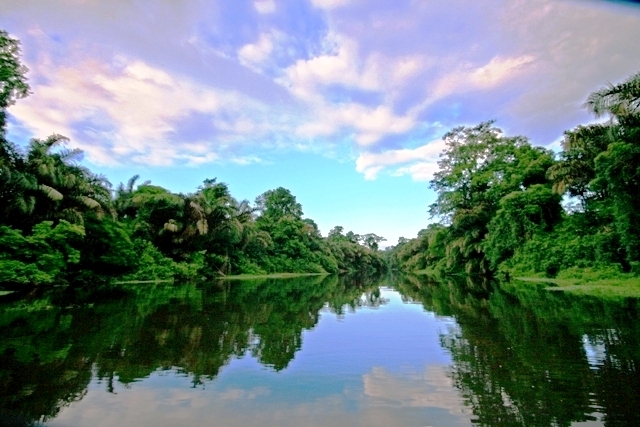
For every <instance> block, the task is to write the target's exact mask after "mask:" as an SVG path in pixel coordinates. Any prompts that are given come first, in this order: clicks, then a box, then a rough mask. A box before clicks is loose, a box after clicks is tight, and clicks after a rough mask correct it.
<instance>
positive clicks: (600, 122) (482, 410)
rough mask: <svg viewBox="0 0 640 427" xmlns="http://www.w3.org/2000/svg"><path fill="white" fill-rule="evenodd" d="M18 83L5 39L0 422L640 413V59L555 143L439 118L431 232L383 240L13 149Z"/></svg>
mask: <svg viewBox="0 0 640 427" xmlns="http://www.w3.org/2000/svg"><path fill="white" fill-rule="evenodd" d="M29 94H30V86H29V82H28V80H27V69H26V67H25V66H24V65H23V64H22V61H21V51H20V43H19V41H18V40H17V39H15V38H12V37H11V36H10V35H9V34H8V33H7V32H5V31H0V396H1V397H2V399H0V426H20V427H26V426H42V425H47V426H52V427H55V426H83V425H104V426H107V425H130V426H158V425H167V426H169V425H193V426H201V425H239V426H242V425H279V426H282V425H314V426H315V425H317V426H329V425H363V426H364V425H380V426H382V425H430V426H436V425H438V426H471V425H474V426H486V427H489V426H534V425H535V426H573V425H585V426H587V425H588V426H626V425H637V423H638V422H640V419H639V418H638V413H637V410H636V406H637V400H638V398H640V397H639V396H640V384H639V383H638V378H640V376H639V375H638V374H639V372H638V369H639V366H640V353H639V349H640V335H639V330H638V325H640V323H639V322H638V316H639V313H640V306H639V305H638V301H640V300H639V298H640V227H639V225H640V198H639V197H638V195H640V73H638V74H634V75H631V76H629V77H628V78H627V79H626V80H625V81H623V82H620V83H617V84H606V83H603V85H602V86H601V87H595V88H593V92H592V93H591V94H590V95H589V96H588V98H587V99H586V100H585V102H584V106H583V107H584V108H586V109H587V110H588V111H589V112H590V113H591V114H592V116H593V119H594V120H593V121H592V122H590V123H587V124H583V125H579V126H577V127H575V128H573V129H570V130H567V131H565V132H564V136H563V137H562V141H561V147H560V148H558V149H557V150H556V151H554V150H552V149H550V148H545V147H542V146H535V145H532V143H531V142H530V141H529V139H528V138H527V137H525V136H520V135H508V134H506V133H505V132H504V131H503V130H501V129H500V128H499V127H497V124H496V122H495V121H486V122H482V123H479V124H477V125H471V126H458V127H455V128H453V129H451V130H449V131H448V132H446V134H444V136H443V137H442V140H443V141H444V144H445V149H444V151H443V152H442V153H441V154H440V160H439V162H438V170H437V171H436V172H435V173H434V175H433V179H432V180H431V181H430V182H429V187H430V188H431V190H433V191H434V192H435V194H436V196H437V197H436V199H435V201H434V202H433V203H432V204H431V205H430V206H429V214H430V216H431V219H432V222H431V223H430V224H425V228H424V229H423V230H421V231H420V232H419V233H418V235H417V236H416V237H413V238H404V237H403V238H401V239H400V240H399V241H398V243H397V244H395V245H390V246H384V243H383V242H385V241H386V239H385V238H384V237H382V236H379V235H377V234H375V233H373V232H371V233H367V234H357V233H355V232H353V231H347V230H345V228H344V227H342V226H340V225H337V226H335V227H334V228H332V229H331V230H330V231H329V232H328V233H327V235H326V236H323V235H322V234H321V232H320V229H319V227H318V225H317V224H316V222H315V221H314V220H313V219H311V218H308V217H306V216H305V215H304V212H303V207H302V205H301V203H300V202H299V201H298V200H297V198H296V196H294V195H293V194H292V192H291V191H290V190H288V189H287V188H285V187H278V188H275V189H270V190H266V191H265V192H264V193H262V194H261V195H260V196H258V197H257V198H256V199H255V201H253V202H250V201H248V200H238V199H236V198H234V197H233V195H232V194H231V191H230V189H229V185H228V184H227V183H224V182H220V181H218V179H217V178H216V177H211V178H210V179H206V180H204V181H203V182H202V183H194V190H193V191H192V192H189V193H182V192H177V193H176V192H173V191H171V190H170V189H167V188H163V187H161V186H158V185H154V184H153V183H151V182H149V181H142V182H141V180H140V176H139V175H133V176H132V177H131V179H130V180H128V182H126V183H120V184H118V185H116V186H114V185H112V183H111V182H109V180H108V179H107V177H106V176H104V175H101V174H100V173H99V172H96V171H92V170H90V169H89V168H87V167H85V166H83V165H82V151H81V150H78V149H73V148H69V147H71V146H72V145H73V141H69V140H68V139H67V138H66V137H65V136H62V135H58V134H53V135H51V136H49V137H47V138H44V139H36V138H34V139H31V140H30V141H28V142H24V141H18V142H15V141H10V140H9V139H10V138H8V136H7V135H8V131H7V126H8V118H9V114H10V113H9V107H11V106H13V105H14V104H16V103H19V102H20V101H21V100H22V99H23V98H25V97H27V96H28V95H29ZM318 185H321V184H318ZM336 191H339V189H336ZM416 197H418V198H420V197H421V195H419V194H418V195H416ZM390 221H393V219H392V218H391V219H390Z"/></svg>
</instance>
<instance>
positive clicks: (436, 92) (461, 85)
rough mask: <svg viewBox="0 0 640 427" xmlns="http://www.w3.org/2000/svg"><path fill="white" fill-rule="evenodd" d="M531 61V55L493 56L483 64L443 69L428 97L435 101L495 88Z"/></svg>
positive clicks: (523, 68) (524, 68)
mask: <svg viewBox="0 0 640 427" xmlns="http://www.w3.org/2000/svg"><path fill="white" fill-rule="evenodd" d="M533 62H534V57H533V56H531V55H521V56H516V57H512V58H503V57H501V56H495V57H493V58H492V59H491V61H489V62H488V63H486V64H484V65H480V66H470V65H466V66H464V67H462V68H459V69H457V70H453V71H445V72H444V73H443V74H442V76H441V77H440V78H439V79H437V80H436V81H435V82H434V83H433V89H432V90H431V93H430V95H429V98H428V99H429V100H430V101H435V100H439V99H442V98H445V97H447V96H449V95H452V94H456V93H465V92H471V91H474V90H489V89H494V88H497V87H498V86H500V85H502V84H504V83H505V82H507V81H508V80H512V79H515V78H516V77H518V75H519V74H520V73H522V72H524V71H526V66H527V65H530V64H532V63H533Z"/></svg>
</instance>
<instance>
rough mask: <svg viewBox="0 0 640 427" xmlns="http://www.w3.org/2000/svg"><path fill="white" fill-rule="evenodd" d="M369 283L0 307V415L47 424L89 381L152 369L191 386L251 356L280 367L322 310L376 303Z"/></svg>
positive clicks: (67, 298) (183, 289)
mask: <svg viewBox="0 0 640 427" xmlns="http://www.w3.org/2000/svg"><path fill="white" fill-rule="evenodd" d="M383 302H384V301H383V300H381V299H380V298H379V291H378V290H377V286H376V284H375V283H370V284H369V285H367V286H365V287H362V286H354V285H353V284H352V283H349V282H348V281H344V280H338V278H337V277H313V278H304V279H288V280H278V281H274V280H258V281H252V282H247V283H242V284H235V285H232V284H230V283H219V284H212V285H211V286H208V287H201V288H196V287H195V286H194V285H181V286H174V285H170V284H157V285H144V286H140V285H136V286H130V287H123V288H118V289H111V290H107V291H102V292H95V293H92V294H90V295H83V294H52V295H49V296H47V297H45V298H42V299H35V300H30V301H19V302H15V303H12V304H7V305H4V306H2V307H1V311H0V336H1V337H2V339H1V340H0V411H2V412H3V413H12V414H20V415H21V416H22V417H25V418H26V419H29V420H45V421H46V420H49V419H51V418H53V417H55V416H56V415H57V414H58V412H59V411H60V409H61V408H63V407H65V406H68V405H69V403H71V402H74V401H77V400H80V399H82V398H83V397H84V395H85V394H86V390H87V387H88V385H89V382H90V380H91V379H92V378H95V379H97V380H98V381H100V382H101V383H104V384H105V385H106V388H107V390H108V391H109V392H113V391H114V388H115V384H114V381H117V382H119V383H120V384H124V385H128V384H131V383H133V382H136V381H140V379H142V378H146V377H148V376H149V375H150V374H151V373H153V372H155V371H157V370H158V369H160V370H172V371H174V372H175V373H176V374H178V375H189V378H190V381H191V383H192V386H194V387H196V386H198V385H199V384H202V382H203V381H205V380H207V379H212V378H214V377H216V376H217V375H218V373H219V371H220V368H221V367H222V366H224V365H225V364H227V363H228V361H229V360H230V359H231V358H233V357H240V356H243V355H244V354H245V353H250V354H252V355H253V356H254V357H256V358H257V359H258V360H259V361H260V363H262V364H263V365H265V366H268V367H270V368H272V369H274V370H276V371H280V370H283V369H285V368H286V367H287V365H288V364H289V363H290V361H291V360H292V359H293V357H294V355H295V353H296V352H297V351H298V350H299V349H300V347H301V335H302V331H303V330H308V329H311V328H313V327H314V325H315V324H316V323H317V322H318V316H319V314H318V313H319V311H320V310H321V309H322V308H323V307H325V306H326V307H327V309H328V310H333V311H336V312H337V313H339V314H343V313H344V312H345V310H354V309H355V308H356V307H359V306H365V305H366V306H376V305H378V304H381V303H383Z"/></svg>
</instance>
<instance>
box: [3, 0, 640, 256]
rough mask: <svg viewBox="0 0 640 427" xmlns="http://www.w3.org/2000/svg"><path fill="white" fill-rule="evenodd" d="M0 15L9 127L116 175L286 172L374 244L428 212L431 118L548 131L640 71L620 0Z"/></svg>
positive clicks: (540, 135) (172, 4) (49, 9)
mask: <svg viewBox="0 0 640 427" xmlns="http://www.w3.org/2000/svg"><path fill="white" fill-rule="evenodd" d="M0 28H3V29H6V30H7V31H9V33H10V34H11V35H12V36H14V37H17V38H19V39H20V40H21V42H22V50H23V59H24V62H25V64H26V65H27V67H28V68H29V73H28V76H29V79H30V82H31V87H32V92H33V94H32V95H31V96H30V97H28V98H27V99H24V100H20V101H19V102H18V103H16V104H15V105H14V106H12V107H10V109H9V112H10V114H11V117H10V129H9V130H10V138H11V139H12V140H14V141H16V142H18V143H25V142H26V141H28V139H29V138H31V137H38V138H42V137H46V136H48V135H50V134H52V133H59V134H62V135H65V136H67V137H69V139H70V142H69V146H71V147H79V148H81V149H83V150H84V152H85V158H84V161H83V163H84V164H85V165H87V166H88V167H90V168H91V169H92V170H93V171H95V172H99V173H103V174H105V175H106V176H107V177H108V178H109V179H110V180H111V182H112V183H114V185H115V184H117V183H119V182H121V181H126V180H127V179H128V178H129V177H131V176H132V175H134V174H140V175H141V178H142V180H147V179H149V180H152V182H153V183H155V184H158V185H163V186H165V187H167V188H169V189H171V190H173V191H181V192H189V191H194V190H195V189H196V188H197V187H198V185H200V184H201V183H202V180H203V179H205V178H212V177H217V178H218V180H219V181H223V182H226V183H227V184H229V187H230V189H231V192H232V194H233V195H234V196H235V197H236V198H239V199H245V198H246V199H249V200H253V199H255V197H256V196H258V195H259V194H261V193H262V192H264V191H266V190H269V189H272V188H275V187H279V186H282V187H286V188H289V189H290V190H291V191H292V192H293V194H294V195H295V196H296V197H297V198H298V201H299V202H300V203H302V206H303V210H304V212H305V215H306V216H308V217H311V218H313V219H314V220H315V221H316V222H317V223H318V225H319V226H320V229H321V231H322V232H323V233H324V234H325V235H326V233H327V232H328V231H329V230H330V229H331V228H332V227H333V226H335V225H342V226H344V227H345V229H347V230H353V231H354V232H356V233H360V234H364V233H369V232H374V233H376V234H379V235H382V236H384V237H386V238H387V239H388V242H387V243H388V244H394V243H395V242H396V241H397V239H398V238H399V237H400V236H405V237H413V236H415V235H416V233H417V232H418V231H419V230H420V229H422V228H424V227H426V225H427V224H428V223H429V221H430V219H429V217H428V214H427V212H426V211H427V207H428V205H429V204H430V203H431V202H433V200H434V194H433V192H432V191H431V190H430V189H429V185H428V181H429V179H430V178H431V176H432V174H433V172H434V171H435V170H437V160H438V155H439V153H440V152H441V150H442V148H443V144H442V141H441V140H440V138H441V137H442V135H443V134H444V133H445V132H446V131H447V130H449V129H451V128H452V127H454V126H458V125H474V124H477V123H479V122H481V121H485V120H489V119H495V120H497V126H499V127H501V128H502V129H504V130H505V132H506V133H508V134H514V135H515V134H520V135H526V136H528V137H529V138H530V139H531V141H532V142H533V143H534V144H537V145H545V146H551V147H557V146H558V140H559V139H560V138H561V136H562V132H563V131H564V130H566V129H570V128H572V127H574V126H576V125H577V124H579V123H587V122H589V121H592V120H593V119H592V118H591V117H590V116H589V115H587V114H586V112H585V111H584V110H583V109H582V108H581V104H582V103H583V102H584V100H585V98H586V97H587V95H588V94H589V92H591V91H592V90H595V89H597V88H599V87H601V86H602V85H604V84H605V83H606V82H612V83H615V82H618V81H621V80H623V79H625V78H626V77H628V76H629V75H631V74H633V73H635V72H638V71H640V60H639V59H638V58H639V54H640V8H638V7H637V6H634V5H631V4H629V3H624V2H606V1H589V0H575V1H570V0H509V1H506V0H505V1H496V0H491V1H490V0H477V1H473V2H471V1H461V0H446V1H445V0H429V1H426V0H425V1H417V0H378V1H372V0H247V1H243V0H226V1H211V0H209V1H197V0H192V1H183V2H176V1H172V0H114V1H109V2H104V1H97V0H57V1H44V0H40V1H36V0H3V1H2V3H1V4H0Z"/></svg>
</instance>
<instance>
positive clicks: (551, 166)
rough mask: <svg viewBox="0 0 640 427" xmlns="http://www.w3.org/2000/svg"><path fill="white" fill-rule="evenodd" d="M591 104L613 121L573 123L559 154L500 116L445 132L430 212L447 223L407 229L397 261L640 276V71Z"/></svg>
mask: <svg viewBox="0 0 640 427" xmlns="http://www.w3.org/2000/svg"><path fill="white" fill-rule="evenodd" d="M584 107H586V108H587V109H588V110H589V111H590V112H592V113H593V114H594V115H595V117H596V118H603V117H606V118H608V120H606V121H603V122H601V123H593V124H589V125H581V126H578V127H576V128H575V129H572V130H569V131H566V132H565V134H564V138H563V140H562V151H561V152H560V153H559V154H557V155H556V154H555V153H554V152H552V151H551V150H548V149H545V148H543V147H534V146H532V145H531V143H530V142H529V141H528V140H527V138H525V137H522V136H507V135H505V134H504V133H503V132H502V131H501V130H500V129H498V128H496V127H495V126H494V125H493V122H486V123H481V124H479V125H477V126H473V127H458V128H455V129H453V130H451V131H450V132H448V133H447V134H446V135H445V136H444V141H445V142H446V145H447V148H446V150H445V151H444V152H443V153H442V154H441V160H440V161H439V163H438V165H439V171H438V172H437V173H435V175H434V178H433V180H432V181H431V188H432V189H433V190H435V191H436V194H437V199H436V201H435V202H434V203H433V204H432V205H431V206H430V210H429V212H430V214H431V215H432V217H435V218H438V219H439V220H440V222H439V223H435V224H431V225H430V226H429V227H428V228H426V229H424V230H422V231H420V233H419V234H418V237H416V238H414V239H405V238H401V239H400V241H399V242H398V245H397V246H396V247H394V248H393V249H391V250H390V253H389V257H390V260H391V263H392V265H393V266H394V267H395V268H401V269H405V270H425V269H426V270H427V271H428V272H432V273H436V274H441V275H442V274H445V275H446V274H455V273H461V272H464V273H467V274H484V275H494V274H499V275H503V276H505V277H507V278H508V277H510V276H513V275H518V276H533V277H541V276H546V277H558V278H565V279H569V278H575V277H580V276H582V277H586V276H585V275H587V276H589V277H590V278H593V279H602V278H605V277H606V278H612V277H613V278H620V277H623V276H633V275H636V276H637V273H638V266H639V265H640V264H639V263H640V227H639V225H640V197H638V196H639V195H640V73H638V74H635V75H634V76H632V77H630V78H629V79H627V80H626V81H624V82H622V83H620V84H617V85H611V84H609V85H608V86H606V87H604V88H602V89H600V90H597V91H596V92H593V93H592V94H591V95H590V96H589V97H588V99H587V101H586V102H585V104H584ZM626 273H632V274H631V275H629V274H626Z"/></svg>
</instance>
